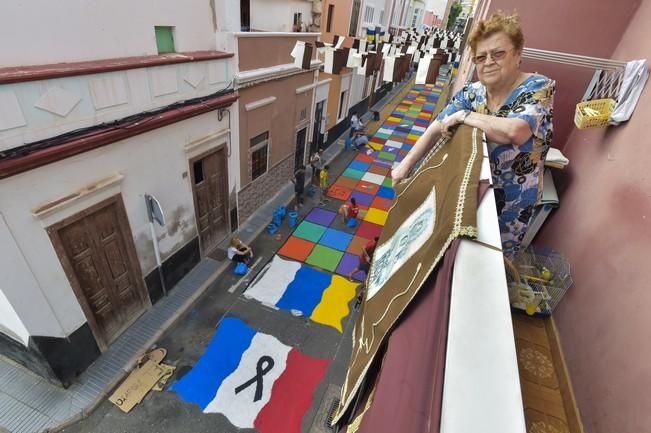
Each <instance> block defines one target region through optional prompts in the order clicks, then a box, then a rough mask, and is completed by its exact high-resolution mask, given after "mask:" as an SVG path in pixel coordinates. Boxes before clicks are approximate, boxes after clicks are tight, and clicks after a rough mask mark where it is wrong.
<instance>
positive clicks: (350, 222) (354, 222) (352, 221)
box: [346, 218, 357, 229]
mask: <svg viewBox="0 0 651 433" xmlns="http://www.w3.org/2000/svg"><path fill="white" fill-rule="evenodd" d="M346 225H347V226H348V227H350V228H351V229H353V228H355V226H356V225H357V219H356V218H350V219H349V220H348V221H346Z"/></svg>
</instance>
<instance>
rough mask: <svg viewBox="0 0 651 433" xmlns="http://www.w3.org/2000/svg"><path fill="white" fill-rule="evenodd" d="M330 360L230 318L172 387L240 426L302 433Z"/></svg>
mask: <svg viewBox="0 0 651 433" xmlns="http://www.w3.org/2000/svg"><path fill="white" fill-rule="evenodd" d="M330 361H331V359H318V358H312V357H309V356H306V355H304V354H303V353H301V352H299V351H298V350H296V349H295V348H292V347H290V346H287V345H285V344H283V343H281V342H280V341H278V339H276V338H275V337H273V336H271V335H268V334H263V333H261V332H256V331H255V330H254V329H253V328H251V327H250V326H248V325H246V324H245V323H244V322H243V321H242V320H240V319H237V318H234V317H228V318H225V319H224V320H222V322H221V323H220V325H219V327H218V328H217V332H216V333H215V335H214V337H213V338H212V340H211V341H210V343H209V344H208V347H207V348H206V351H205V352H204V354H203V356H202V357H201V359H199V361H198V362H197V364H196V365H195V366H194V368H192V370H190V371H189V372H188V373H187V374H186V375H185V376H183V377H182V378H181V379H180V380H179V381H178V382H176V383H174V385H172V387H171V388H170V389H171V390H172V391H174V392H176V393H177V394H178V395H179V396H180V397H181V398H182V399H183V400H184V401H186V402H189V403H194V404H196V405H198V406H199V407H200V408H201V409H202V410H203V412H204V413H221V414H223V415H224V416H226V418H228V420H229V421H230V422H231V423H232V424H233V425H234V426H236V427H238V428H254V429H256V430H257V431H258V432H260V433H300V432H301V422H302V420H303V416H304V415H305V413H306V412H307V411H308V409H309V408H310V406H311V404H312V400H313V394H314V391H315V390H316V387H317V386H318V384H319V383H321V381H322V380H323V378H324V376H325V373H326V370H327V368H328V365H329V363H330Z"/></svg>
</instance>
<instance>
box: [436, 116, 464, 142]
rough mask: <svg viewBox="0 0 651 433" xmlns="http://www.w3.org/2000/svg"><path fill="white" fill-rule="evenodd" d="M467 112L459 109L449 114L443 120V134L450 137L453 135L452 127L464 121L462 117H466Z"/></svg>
mask: <svg viewBox="0 0 651 433" xmlns="http://www.w3.org/2000/svg"><path fill="white" fill-rule="evenodd" d="M464 115H465V113H464V112H463V111H457V112H455V113H454V114H451V115H449V116H448V117H446V118H445V119H443V120H442V121H441V135H442V136H446V137H450V136H451V135H452V131H451V129H452V128H454V127H455V126H457V125H458V124H460V123H462V122H461V119H462V118H463V117H464Z"/></svg>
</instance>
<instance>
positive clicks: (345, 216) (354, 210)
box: [339, 197, 359, 224]
mask: <svg viewBox="0 0 651 433" xmlns="http://www.w3.org/2000/svg"><path fill="white" fill-rule="evenodd" d="M357 214H359V207H358V206H357V200H355V197H353V198H351V199H350V201H349V202H348V203H346V204H342V205H341V206H340V207H339V215H341V218H342V220H343V222H344V224H348V220H350V219H351V218H354V219H357Z"/></svg>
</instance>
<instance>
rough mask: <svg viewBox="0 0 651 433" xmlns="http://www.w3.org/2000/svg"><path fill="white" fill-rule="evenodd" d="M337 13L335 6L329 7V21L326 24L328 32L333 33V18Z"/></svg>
mask: <svg viewBox="0 0 651 433" xmlns="http://www.w3.org/2000/svg"><path fill="white" fill-rule="evenodd" d="M334 13H335V5H328V21H327V23H326V32H331V31H332V16H333V15H334Z"/></svg>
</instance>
